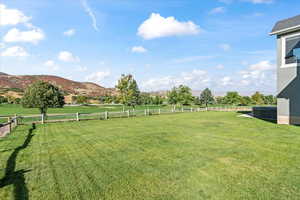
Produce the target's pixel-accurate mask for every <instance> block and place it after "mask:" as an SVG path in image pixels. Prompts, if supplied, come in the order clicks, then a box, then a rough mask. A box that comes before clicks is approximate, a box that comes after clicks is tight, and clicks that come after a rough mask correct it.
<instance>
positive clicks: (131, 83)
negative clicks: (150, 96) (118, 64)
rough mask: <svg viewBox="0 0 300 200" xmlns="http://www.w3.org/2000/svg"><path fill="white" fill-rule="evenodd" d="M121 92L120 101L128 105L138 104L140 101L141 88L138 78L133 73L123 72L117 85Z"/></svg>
mask: <svg viewBox="0 0 300 200" xmlns="http://www.w3.org/2000/svg"><path fill="white" fill-rule="evenodd" d="M116 89H117V91H118V92H119V100H120V103H122V104H124V105H127V106H133V107H134V106H136V105H137V104H139V102H140V90H139V88H138V85H137V82H136V80H134V78H133V76H132V75H131V74H128V75H124V74H122V76H121V78H120V79H119V81H118V84H117V85H116Z"/></svg>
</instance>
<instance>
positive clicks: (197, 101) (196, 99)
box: [194, 97, 201, 106]
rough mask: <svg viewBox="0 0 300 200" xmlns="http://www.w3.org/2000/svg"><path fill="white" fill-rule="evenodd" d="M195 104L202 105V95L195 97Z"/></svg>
mask: <svg viewBox="0 0 300 200" xmlns="http://www.w3.org/2000/svg"><path fill="white" fill-rule="evenodd" d="M194 104H195V105H198V106H200V105H201V101H200V97H195V98H194Z"/></svg>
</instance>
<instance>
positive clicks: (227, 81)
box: [220, 76, 233, 86]
mask: <svg viewBox="0 0 300 200" xmlns="http://www.w3.org/2000/svg"><path fill="white" fill-rule="evenodd" d="M220 83H221V86H228V85H232V84H233V82H232V79H231V77H229V76H225V77H223V78H222V79H221V82H220Z"/></svg>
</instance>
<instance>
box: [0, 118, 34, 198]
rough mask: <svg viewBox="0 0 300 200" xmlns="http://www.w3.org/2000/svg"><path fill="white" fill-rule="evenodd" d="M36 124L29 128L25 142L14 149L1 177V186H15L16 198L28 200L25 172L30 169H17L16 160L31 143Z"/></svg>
mask: <svg viewBox="0 0 300 200" xmlns="http://www.w3.org/2000/svg"><path fill="white" fill-rule="evenodd" d="M35 128H36V127H35V124H32V127H31V128H30V129H29V131H28V134H27V136H26V139H25V141H24V143H23V144H22V145H20V146H18V147H17V148H15V149H14V151H13V152H12V154H11V155H10V156H9V158H8V160H7V162H6V168H5V175H4V177H3V178H2V179H0V188H3V187H5V186H8V185H13V186H14V197H15V199H16V200H21V199H22V200H26V199H28V189H27V187H26V183H25V177H24V174H25V173H27V172H29V171H30V170H24V169H22V170H18V171H16V161H17V157H18V154H19V153H20V151H22V150H24V149H25V148H27V147H28V145H29V144H30V142H31V140H32V137H33V136H34V134H33V130H35Z"/></svg>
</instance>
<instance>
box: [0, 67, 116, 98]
mask: <svg viewBox="0 0 300 200" xmlns="http://www.w3.org/2000/svg"><path fill="white" fill-rule="evenodd" d="M38 80H42V81H46V82H49V83H51V84H53V85H56V86H57V87H59V88H60V89H61V90H62V91H64V92H65V93H66V95H85V96H88V97H97V96H102V95H105V94H112V95H114V94H116V92H115V90H114V89H111V88H104V87H102V86H99V85H97V84H95V83H90V82H76V81H72V80H68V79H65V78H62V77H58V76H50V75H24V76H14V75H8V74H5V73H2V72H0V88H1V90H2V91H7V92H8V91H16V92H18V93H20V92H22V91H24V90H25V88H26V87H28V86H29V85H30V84H32V83H34V82H36V81H38Z"/></svg>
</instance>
